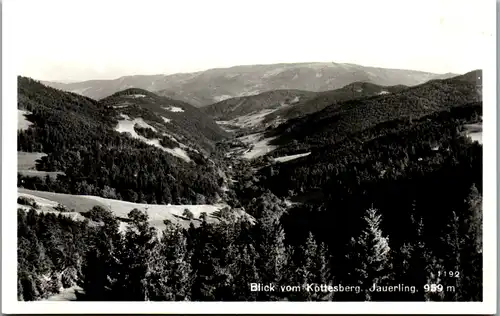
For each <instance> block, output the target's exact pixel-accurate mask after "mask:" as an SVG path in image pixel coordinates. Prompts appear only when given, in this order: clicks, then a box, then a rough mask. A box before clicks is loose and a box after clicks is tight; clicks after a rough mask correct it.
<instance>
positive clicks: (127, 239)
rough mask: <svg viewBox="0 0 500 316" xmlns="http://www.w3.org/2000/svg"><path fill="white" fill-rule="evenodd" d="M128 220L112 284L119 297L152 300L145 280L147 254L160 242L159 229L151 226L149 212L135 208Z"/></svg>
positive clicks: (128, 299)
mask: <svg viewBox="0 0 500 316" xmlns="http://www.w3.org/2000/svg"><path fill="white" fill-rule="evenodd" d="M128 218H129V223H128V226H127V229H126V231H125V236H124V242H123V244H122V245H123V246H122V247H121V248H120V250H119V253H118V262H119V263H118V264H117V267H116V269H117V270H118V271H117V272H118V274H119V276H118V278H117V280H116V283H115V284H114V286H113V295H114V296H115V298H116V299H117V300H124V301H145V300H149V293H148V291H147V290H148V288H147V284H146V274H147V273H148V258H149V256H150V253H151V251H152V249H154V246H155V244H156V242H157V239H156V236H157V234H156V230H155V229H154V228H153V227H150V226H149V222H148V219H149V217H148V214H147V213H146V212H141V211H139V210H138V209H133V210H132V211H130V213H129V214H128Z"/></svg>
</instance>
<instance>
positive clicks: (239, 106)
mask: <svg viewBox="0 0 500 316" xmlns="http://www.w3.org/2000/svg"><path fill="white" fill-rule="evenodd" d="M315 95H316V93H314V92H310V91H300V90H274V91H268V92H263V93H260V94H257V95H253V96H245V97H237V98H231V99H227V100H224V101H220V102H217V103H214V104H210V105H208V106H206V107H203V108H202V110H203V112H205V113H206V114H208V115H210V116H211V117H213V118H214V119H216V120H231V119H234V118H237V117H240V116H243V115H248V114H251V113H256V112H259V111H262V110H277V109H279V108H281V107H289V106H293V105H295V104H297V103H299V102H301V100H303V99H310V98H312V97H313V96H315Z"/></svg>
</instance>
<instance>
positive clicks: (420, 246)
mask: <svg viewBox="0 0 500 316" xmlns="http://www.w3.org/2000/svg"><path fill="white" fill-rule="evenodd" d="M481 203H482V198H481V195H480V194H479V193H478V192H477V190H476V189H475V188H474V187H473V188H471V191H470V195H469V198H468V200H467V203H466V204H467V205H468V208H467V210H466V212H464V213H463V214H454V215H453V217H452V219H451V220H450V224H449V225H448V226H447V227H446V228H444V229H443V236H442V238H443V243H444V244H446V245H447V248H446V249H444V250H445V251H444V252H434V251H432V250H431V248H432V247H428V242H427V240H426V238H425V235H426V234H429V232H427V222H426V221H425V219H424V218H413V219H412V223H413V230H412V231H411V232H409V234H410V235H411V236H412V238H411V240H410V239H409V240H408V241H407V242H405V243H404V244H403V245H402V246H400V247H398V246H396V244H395V243H393V242H392V239H391V238H390V237H391V236H390V235H388V234H387V233H386V231H385V230H384V220H385V218H384V217H382V216H381V214H380V212H379V211H378V210H377V209H374V208H369V209H367V210H366V211H365V212H364V213H363V216H362V217H361V218H360V222H361V223H362V225H360V227H359V228H360V229H358V230H356V231H345V232H344V233H345V234H346V235H347V236H348V238H346V243H345V244H344V245H343V247H339V246H336V247H330V246H329V245H328V244H327V243H325V242H322V241H321V238H318V236H316V235H314V234H313V233H311V232H309V233H307V234H305V235H304V236H294V230H290V229H287V227H286V226H287V225H286V224H285V223H284V221H283V219H282V217H283V216H285V214H287V212H288V210H287V208H286V207H285V206H284V205H285V203H284V201H282V200H279V199H278V198H277V197H276V196H274V195H272V194H271V193H267V194H264V195H262V196H261V197H259V198H258V199H255V200H253V201H252V203H251V205H250V206H251V209H249V212H251V213H252V214H254V216H256V220H255V221H254V222H253V221H250V220H248V219H246V218H241V217H236V216H234V214H233V213H231V212H225V213H224V214H225V215H223V217H222V218H221V219H220V221H218V222H216V223H208V222H207V221H205V220H204V221H203V222H202V224H201V225H200V226H199V227H197V228H195V226H193V225H191V226H190V227H189V228H187V229H186V228H183V227H182V226H180V225H179V224H175V223H172V222H170V221H165V228H164V229H163V231H162V232H161V234H159V233H158V231H156V229H154V228H152V227H151V226H150V225H149V222H148V215H147V213H143V212H140V211H138V210H136V209H135V210H132V211H131V212H130V213H129V214H128V221H127V222H128V226H127V228H126V229H125V230H120V228H119V227H120V225H119V221H118V219H117V218H116V217H114V216H113V215H112V214H111V213H110V212H109V211H106V210H104V209H99V208H96V209H94V210H93V212H92V216H90V214H89V217H90V218H91V219H92V220H89V219H86V220H85V221H73V220H71V219H69V218H66V217H64V216H62V215H59V216H56V215H53V214H37V212H36V211H35V210H31V211H29V212H26V211H24V210H19V211H18V247H19V250H18V256H19V258H18V260H19V265H18V280H19V282H18V296H19V299H22V300H36V299H40V298H43V297H46V296H48V295H50V294H52V293H57V292H58V291H59V290H60V288H61V287H68V286H72V285H75V284H78V285H79V286H80V287H81V288H82V290H83V291H81V292H79V293H78V295H77V299H78V300H90V301H148V300H149V301H183V300H187V301H283V300H289V301H366V300H370V301H384V300H385V301H387V300H389V301H478V300H481V298H482V291H481V290H482V279H481V278H482V271H481V267H482V261H481V254H482V243H481ZM252 284H253V285H252ZM257 284H272V285H274V286H275V290H274V291H257V290H256V289H258V285H257ZM429 284H440V285H442V286H443V290H441V291H439V290H433V291H431V289H430V287H429V286H426V285H429ZM399 285H401V287H400V288H401V289H406V290H401V291H399V292H398V291H395V292H381V291H376V290H375V291H374V290H371V289H375V288H376V287H377V286H380V287H383V286H399ZM321 286H323V288H324V289H326V290H321ZM404 286H406V287H404ZM412 286H413V289H414V291H412V290H411V287H412ZM328 287H329V288H330V290H328ZM347 288H349V289H350V290H349V291H347V290H346V289H347ZM452 289H453V290H452Z"/></svg>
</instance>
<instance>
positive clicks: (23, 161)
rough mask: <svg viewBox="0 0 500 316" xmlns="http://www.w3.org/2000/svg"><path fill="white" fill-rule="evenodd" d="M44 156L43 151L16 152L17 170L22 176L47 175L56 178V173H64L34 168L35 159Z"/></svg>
mask: <svg viewBox="0 0 500 316" xmlns="http://www.w3.org/2000/svg"><path fill="white" fill-rule="evenodd" d="M44 156H46V154H44V153H29V152H22V151H18V152H17V172H18V173H20V174H22V175H23V176H30V177H37V176H38V177H41V178H44V177H46V176H47V175H48V176H50V177H51V178H54V179H55V178H57V175H59V174H64V173H63V172H48V171H39V170H36V161H37V160H38V159H41V158H42V157H44Z"/></svg>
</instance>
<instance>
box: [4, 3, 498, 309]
mask: <svg viewBox="0 0 500 316" xmlns="http://www.w3.org/2000/svg"><path fill="white" fill-rule="evenodd" d="M16 1H17V0H10V1H5V0H4V1H3V16H2V21H3V74H2V76H3V77H2V78H3V100H2V101H3V103H2V104H3V105H5V106H4V107H3V115H2V135H3V140H2V149H3V150H2V155H3V157H2V158H3V159H2V161H3V163H2V174H3V177H2V190H3V192H2V197H4V198H3V199H2V210H5V211H4V212H2V251H3V253H2V259H3V260H2V282H1V283H2V313H8V314H11V313H12V314H14V313H22V314H41V313H46V314H55V313H66V314H71V313H124V314H129V313H165V312H168V313H179V314H186V313H207V312H210V313H219V314H224V313H241V312H246V313H259V312H260V313H278V312H279V313H292V314H309V313H316V314H325V313H328V314H332V313H343V314H368V313H383V314H407V313H421V314H425V313H433V314H486V315H487V314H495V313H496V299H497V295H496V294H497V288H496V280H497V275H496V261H497V254H496V249H497V247H496V242H497V235H496V223H497V220H496V216H497V215H496V213H497V207H496V192H497V190H496V174H497V172H496V117H497V116H496V109H497V106H496V94H495V93H496V69H497V68H496V55H495V52H496V45H495V41H496V27H495V18H496V8H495V2H494V1H491V0H485V1H488V5H490V4H491V9H490V10H488V16H484V19H487V20H491V32H492V40H491V42H489V43H488V47H478V48H477V50H476V52H477V53H478V54H484V56H481V57H478V60H481V61H482V62H483V63H484V64H483V77H484V81H483V82H484V85H483V88H484V90H483V100H484V105H483V109H484V115H483V118H484V131H483V133H484V135H485V136H484V137H483V141H484V165H483V166H484V171H485V173H484V189H483V192H484V197H483V200H484V232H483V236H484V238H483V240H484V288H483V289H484V290H483V293H484V295H483V296H484V301H483V302H482V303H465V302H464V303H433V302H428V303H425V302H422V303H391V302H387V303H373V302H364V303H349V302H333V303H331V302H326V303H325V302H317V303H305V302H304V303H302V302H297V303H292V302H279V303H273V302H269V303H267V302H258V303H239V302H238V303H233V302H223V303H201V302H189V303H184V302H172V303H160V302H146V303H136V302H120V303H102V302H100V303H99V302H89V303H87V302H18V301H17V295H16V291H17V284H16V274H17V273H16V264H17V260H16V252H17V251H16V248H17V247H16V235H17V234H16V227H17V225H16V224H15V223H16V204H15V196H17V191H16V185H15V184H14V182H15V181H16V180H17V175H16V169H17V168H15V166H17V155H16V140H15V139H14V138H13V136H7V135H16V134H17V124H16V117H17V113H16V108H17V106H16V104H17V79H16V77H17V75H18V72H17V71H16V69H20V68H18V65H19V64H18V62H19V60H18V57H19V56H18V52H16V47H17V45H18V43H19V41H23V39H22V38H16V23H23V18H22V12H23V11H22V10H29V6H26V4H24V5H25V6H24V7H22V8H20V7H21V6H20V5H17V8H15V6H14V4H15V2H16ZM106 1H109V0H106ZM19 2H21V1H19ZM478 3H479V2H478ZM118 5H119V4H118ZM13 9H22V10H17V12H16V11H15V10H13ZM16 13H17V14H16ZM74 14H78V12H74ZM89 18H90V20H89V23H91V17H89ZM75 49H78V48H75ZM430 49H432V48H430ZM478 56H479V55H478Z"/></svg>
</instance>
